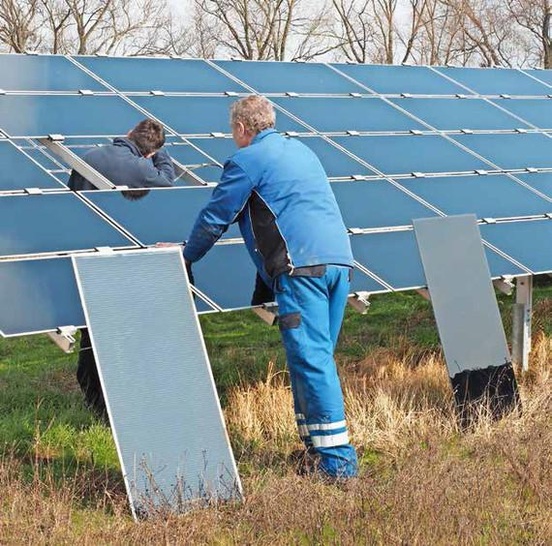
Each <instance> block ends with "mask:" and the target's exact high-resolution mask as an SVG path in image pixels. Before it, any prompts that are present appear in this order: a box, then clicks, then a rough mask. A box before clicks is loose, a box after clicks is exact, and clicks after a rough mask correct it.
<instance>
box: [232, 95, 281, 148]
mask: <svg viewBox="0 0 552 546" xmlns="http://www.w3.org/2000/svg"><path fill="white" fill-rule="evenodd" d="M275 124H276V114H275V113H274V108H273V107H272V104H271V103H270V101H269V100H268V99H265V97H261V96H260V95H250V96H249V97H245V98H243V99H240V100H238V101H236V102H235V103H234V104H232V107H231V108H230V126H231V127H232V136H233V137H234V142H235V143H236V145H237V146H238V148H245V147H246V146H249V145H250V144H251V141H252V140H253V139H254V138H255V137H256V136H257V135H258V134H259V133H260V132H261V131H264V130H265V129H270V128H272V127H274V126H275Z"/></svg>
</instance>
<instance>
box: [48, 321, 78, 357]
mask: <svg viewBox="0 0 552 546" xmlns="http://www.w3.org/2000/svg"><path fill="white" fill-rule="evenodd" d="M76 333H77V329H76V328H75V327H74V326H61V327H60V328H58V329H57V330H56V331H55V332H48V336H49V337H50V339H51V340H52V341H53V342H54V343H55V344H56V345H57V346H58V347H59V348H60V349H61V350H62V351H63V352H65V353H72V352H73V351H74V349H75V334H76Z"/></svg>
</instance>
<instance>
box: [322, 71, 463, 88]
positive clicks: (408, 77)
mask: <svg viewBox="0 0 552 546" xmlns="http://www.w3.org/2000/svg"><path fill="white" fill-rule="evenodd" d="M333 66H334V67H335V68H337V69H338V70H340V71H341V72H343V73H344V74H347V76H350V77H351V78H353V79H355V80H356V81H358V82H359V83H361V84H362V85H365V86H366V87H368V88H369V89H371V90H373V91H374V92H376V93H381V94H383V95H386V94H397V95H398V94H400V93H411V94H419V95H456V94H457V93H466V90H465V89H463V88H462V87H460V86H459V85H456V84H455V83H452V82H451V81H449V80H447V79H446V78H444V77H443V76H441V75H440V74H438V73H436V72H434V71H433V70H432V69H430V68H428V67H425V66H390V65H366V64H352V65H351V64H334V65H333Z"/></svg>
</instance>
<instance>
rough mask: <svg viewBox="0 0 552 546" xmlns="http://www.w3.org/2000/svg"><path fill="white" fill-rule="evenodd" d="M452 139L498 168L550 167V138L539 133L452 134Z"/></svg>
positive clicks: (551, 139) (551, 164)
mask: <svg viewBox="0 0 552 546" xmlns="http://www.w3.org/2000/svg"><path fill="white" fill-rule="evenodd" d="M453 138H454V140H456V141H458V142H459V143H460V144H463V145H464V146H467V147H468V148H469V149H470V150H473V151H474V152H476V153H478V154H479V155H481V156H483V157H485V158H486V159H488V160H489V161H491V162H492V163H494V164H495V165H497V166H498V167H500V168H501V169H525V168H528V167H529V168H531V167H535V168H544V169H546V168H549V167H552V138H548V137H546V136H544V135H542V134H537V133H528V134H524V133H520V134H516V133H514V134H506V135H496V134H495V135H492V134H488V135H485V134H479V135H454V137H453ZM487 168H488V167H487Z"/></svg>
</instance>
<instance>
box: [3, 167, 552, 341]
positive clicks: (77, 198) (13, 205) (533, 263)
mask: <svg viewBox="0 0 552 546" xmlns="http://www.w3.org/2000/svg"><path fill="white" fill-rule="evenodd" d="M529 176H531V177H541V176H545V177H547V178H548V180H549V181H551V175H548V176H547V175H543V174H532V175H528V177H529ZM478 178H479V179H480V180H482V181H483V183H488V184H489V185H488V187H487V188H486V189H483V190H482V191H480V190H481V189H482V185H483V184H481V183H479V184H476V185H475V186H474V188H475V191H476V192H477V193H476V195H473V196H471V199H473V207H471V206H469V205H466V206H467V207H468V208H467V209H464V208H462V205H460V206H459V203H458V202H457V201H456V199H455V191H454V184H455V183H456V189H457V190H458V188H462V187H463V186H464V184H468V185H470V181H471V182H474V181H475V180H476V179H478ZM466 180H467V181H466ZM413 182H414V183H416V184H420V185H424V184H425V185H426V186H427V187H429V186H431V185H433V184H434V183H435V181H434V180H429V179H419V180H415V181H413ZM449 182H452V183H453V185H452V186H451V191H450V192H447V191H444V192H443V193H442V195H441V203H442V205H443V206H442V208H443V209H444V211H445V212H446V213H447V214H452V213H456V212H466V211H470V212H471V211H473V210H477V211H478V212H479V214H478V215H479V216H480V217H481V216H482V214H481V213H484V212H486V210H493V200H496V199H497V197H496V196H497V193H498V194H499V195H500V196H501V197H502V198H501V199H500V200H499V203H500V207H504V208H503V209H502V211H503V212H504V213H505V214H507V215H510V214H511V213H512V212H516V213H517V212H519V210H520V208H519V206H518V205H519V203H520V202H521V203H523V205H524V206H525V205H526V204H528V205H529V208H523V209H522V210H523V213H524V215H525V216H530V218H527V219H524V220H517V221H501V222H495V221H494V220H492V219H491V218H487V219H486V221H485V222H484V223H482V225H481V226H480V229H481V234H482V237H483V238H484V240H485V242H486V252H487V258H488V260H489V265H490V268H491V273H492V275H493V276H494V277H500V276H503V275H525V274H531V273H541V272H548V271H552V253H551V252H550V241H552V222H551V221H550V219H549V216H550V214H549V210H550V209H549V206H548V205H549V201H547V200H545V199H543V198H541V197H539V196H538V195H536V194H533V193H532V192H530V191H528V190H526V189H525V188H524V187H523V186H521V185H520V184H519V183H517V182H514V181H513V180H512V179H511V178H509V177H507V176H503V175H489V176H487V177H475V176H474V177H450V178H448V179H445V180H444V182H443V184H445V185H448V184H449ZM437 185H438V186H441V184H440V183H437ZM333 189H334V191H335V193H336V196H337V199H338V202H339V203H340V206H341V209H342V210H343V213H344V219H345V222H346V224H347V225H348V226H360V227H361V228H364V232H357V230H355V229H351V232H352V233H353V234H352V235H351V243H352V247H353V254H354V256H355V259H356V262H357V271H356V275H355V276H354V281H353V286H352V290H353V291H355V292H356V291H367V292H371V293H377V292H383V291H389V290H404V289H411V288H419V287H422V286H424V285H425V279H424V275H423V270H422V267H421V263H420V260H419V256H418V251H417V246H416V243H415V239H414V235H413V232H412V230H411V229H410V228H409V227H407V226H408V225H409V224H410V222H411V220H412V219H413V218H420V217H429V216H435V215H436V214H443V213H444V212H443V211H440V210H432V208H430V207H429V206H426V205H423V204H422V203H420V202H419V201H417V200H416V199H413V198H411V197H409V196H408V195H407V194H405V193H403V192H401V191H400V190H398V189H397V188H396V187H395V186H393V185H392V184H390V183H389V182H388V181H387V180H378V181H366V182H342V183H337V182H336V183H334V184H333ZM211 191H212V189H211V188H209V187H206V188H201V187H197V188H177V189H154V190H151V191H150V192H149V194H148V195H146V196H145V197H143V198H142V199H140V200H129V199H127V198H125V195H124V193H122V192H119V191H92V192H83V193H82V194H81V195H75V194H73V193H70V192H59V193H49V194H43V195H12V196H3V197H0V233H1V234H2V236H1V237H0V245H1V248H0V252H1V254H2V256H3V258H2V259H0V287H1V290H0V332H1V333H2V334H3V335H18V334H26V333H31V332H39V331H47V330H52V329H56V328H57V327H59V326H64V325H75V326H80V325H82V324H83V320H84V319H83V318H82V311H81V308H80V303H79V298H78V296H77V293H76V288H75V281H74V277H73V271H72V267H71V262H70V259H69V258H68V257H67V255H68V254H71V253H75V252H83V251H86V250H94V249H98V248H100V247H109V248H111V249H127V248H140V247H143V246H148V245H153V244H155V243H156V242H159V241H181V240H183V239H185V238H186V237H187V235H188V234H189V231H190V229H191V225H192V223H193V221H194V219H195V216H196V214H197V212H198V210H200V208H201V206H202V205H203V204H204V203H205V202H206V201H207V199H208V198H209V195H210V193H211ZM528 196H530V198H529V199H527V197H528ZM435 202H436V201H435ZM385 203H389V207H386V206H385ZM478 207H482V208H480V209H478ZM494 210H495V209H494ZM383 226H385V227H383ZM382 227H383V229H382ZM370 229H376V230H377V231H370ZM238 236H239V234H238V232H237V230H236V229H235V227H232V228H231V229H230V230H229V232H228V233H227V234H225V237H224V240H223V241H222V242H221V243H219V244H218V245H217V246H216V247H215V249H214V250H213V251H212V252H211V253H209V254H208V255H207V257H206V258H204V259H203V260H201V261H200V262H199V263H198V264H197V265H196V270H195V277H196V281H197V288H198V290H199V291H200V294H199V296H198V298H197V300H196V303H197V306H198V311H200V312H207V311H220V310H228V309H239V308H244V307H247V306H248V305H249V298H250V294H251V290H252V287H253V284H254V271H253V268H252V266H251V264H250V260H249V259H248V257H247V255H246V251H245V248H244V246H243V244H242V243H241V242H239V240H237V239H236V237H238ZM221 267H223V268H224V278H223V279H221V276H220V271H221ZM160 281H161V279H160ZM129 282H131V279H129Z"/></svg>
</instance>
